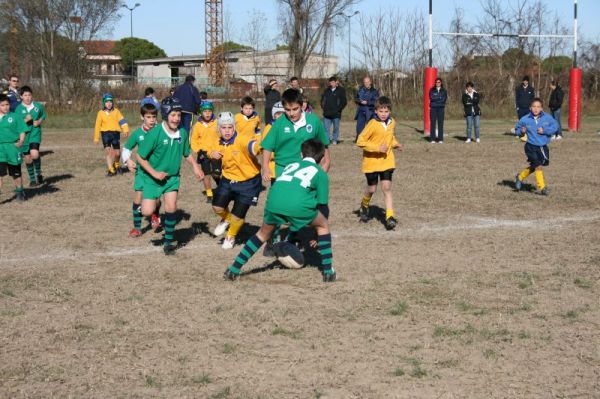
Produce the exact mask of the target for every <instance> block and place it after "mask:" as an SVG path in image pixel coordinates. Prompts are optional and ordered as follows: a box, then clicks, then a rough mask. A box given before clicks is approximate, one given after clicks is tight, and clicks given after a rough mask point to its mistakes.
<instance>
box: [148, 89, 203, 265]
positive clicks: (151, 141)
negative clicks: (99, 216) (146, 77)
mask: <svg viewBox="0 0 600 399" xmlns="http://www.w3.org/2000/svg"><path fill="white" fill-rule="evenodd" d="M181 111H182V107H181V104H180V103H179V100H177V99H176V98H174V97H172V98H170V99H168V100H166V101H164V103H163V104H162V105H161V112H162V117H163V122H162V123H161V124H159V125H157V126H156V127H155V128H154V129H152V130H151V131H149V132H148V133H147V134H146V135H145V136H144V140H143V141H142V142H141V143H140V145H139V148H138V153H137V155H136V158H137V160H138V165H140V166H141V167H142V168H143V169H144V172H145V173H144V174H142V176H143V179H142V181H143V194H142V215H144V216H151V215H152V214H153V213H154V212H155V210H156V207H157V202H158V199H159V198H160V196H161V195H163V198H164V206H165V214H164V220H163V225H164V241H163V250H164V253H165V255H172V254H174V253H175V250H176V249H177V246H176V245H175V244H173V232H174V231H175V224H176V223H177V218H176V215H175V212H176V211H177V193H178V191H179V170H180V168H181V158H182V157H185V158H186V159H187V160H188V162H189V163H190V164H192V168H193V169H194V174H195V175H196V177H197V178H198V180H202V178H203V177H204V174H203V173H202V170H201V169H200V167H199V166H198V164H197V163H196V160H195V159H194V157H193V156H192V155H191V154H190V144H189V137H188V132H187V131H186V130H185V129H183V128H181V129H179V124H180V122H181Z"/></svg>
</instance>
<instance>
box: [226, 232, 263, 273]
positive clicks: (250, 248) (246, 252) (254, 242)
mask: <svg viewBox="0 0 600 399" xmlns="http://www.w3.org/2000/svg"><path fill="white" fill-rule="evenodd" d="M262 245H263V241H261V240H260V238H258V236H257V235H256V234H255V235H253V236H252V237H250V239H249V240H248V241H246V244H245V245H244V248H242V250H241V251H240V253H239V254H238V256H236V257H235V260H234V261H233V265H231V266H229V271H231V272H232V273H235V274H240V270H241V269H242V266H244V265H245V264H246V263H247V262H248V261H249V260H250V258H251V257H252V255H254V254H255V253H256V251H258V249H259V248H260V247H261V246H262Z"/></svg>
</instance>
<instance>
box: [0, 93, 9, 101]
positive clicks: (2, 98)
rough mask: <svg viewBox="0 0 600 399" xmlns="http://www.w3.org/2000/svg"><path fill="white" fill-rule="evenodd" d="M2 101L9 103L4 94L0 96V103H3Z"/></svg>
mask: <svg viewBox="0 0 600 399" xmlns="http://www.w3.org/2000/svg"><path fill="white" fill-rule="evenodd" d="M4 101H8V102H10V100H9V99H8V96H7V95H6V94H0V103H3V102H4Z"/></svg>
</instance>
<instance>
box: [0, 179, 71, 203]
mask: <svg viewBox="0 0 600 399" xmlns="http://www.w3.org/2000/svg"><path fill="white" fill-rule="evenodd" d="M73 177H75V176H73V175H72V174H70V173H67V174H63V175H56V176H50V177H47V178H45V179H44V183H43V184H42V185H40V186H37V187H26V188H25V190H24V191H25V196H26V197H27V199H31V198H34V197H37V196H39V195H45V194H52V193H55V192H57V191H60V189H59V188H58V187H55V186H54V184H56V183H58V182H60V181H63V180H68V179H72V178H73ZM7 185H8V184H7ZM15 199H16V197H15V196H13V197H11V198H7V199H5V200H4V201H2V202H0V204H7V203H10V202H13V201H15Z"/></svg>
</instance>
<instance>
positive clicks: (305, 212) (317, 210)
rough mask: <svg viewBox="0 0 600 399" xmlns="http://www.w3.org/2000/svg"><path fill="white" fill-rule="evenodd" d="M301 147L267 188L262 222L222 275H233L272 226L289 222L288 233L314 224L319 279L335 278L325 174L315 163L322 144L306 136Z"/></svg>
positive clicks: (239, 270)
mask: <svg viewBox="0 0 600 399" xmlns="http://www.w3.org/2000/svg"><path fill="white" fill-rule="evenodd" d="M301 151H302V156H303V157H304V158H303V159H300V160H299V161H297V162H292V163H290V164H289V165H288V166H287V167H286V168H285V169H284V170H283V171H282V173H281V174H280V175H279V177H278V178H277V179H276V180H275V184H273V186H272V187H271V189H270V190H269V194H268V196H267V203H266V205H265V211H264V216H263V224H262V226H261V228H260V230H259V231H258V232H257V233H256V234H255V235H254V236H252V237H251V238H250V239H249V240H248V241H247V242H246V244H245V245H244V248H243V249H242V250H241V252H240V253H239V254H238V256H237V257H236V258H235V260H234V262H233V264H232V265H231V266H229V267H228V268H227V269H226V270H225V274H224V275H223V277H224V278H225V279H226V280H235V279H237V278H238V277H239V276H240V273H241V268H242V266H244V265H245V264H246V263H247V262H248V260H250V258H251V257H252V255H254V254H255V253H256V251H258V249H259V248H260V247H261V246H262V245H263V244H264V243H265V241H267V240H268V239H269V238H271V235H272V234H273V231H274V230H275V228H276V227H277V226H279V225H282V224H286V223H289V224H290V231H291V232H292V233H294V232H297V231H298V230H300V229H301V228H302V227H304V226H311V227H314V228H315V230H316V231H317V236H318V237H317V249H318V251H319V253H320V255H321V270H322V273H323V281H324V282H333V281H335V279H336V273H335V270H334V269H333V266H332V260H333V253H332V249H331V234H330V232H329V224H328V222H327V217H328V216H329V208H328V206H327V203H328V197H329V178H328V177H327V173H325V171H324V170H323V169H322V168H321V167H320V166H319V162H320V161H321V160H322V159H323V156H324V153H325V146H324V145H323V143H322V142H321V141H319V140H317V139H310V140H307V141H304V142H303V143H302V145H301ZM276 154H277V153H276Z"/></svg>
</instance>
